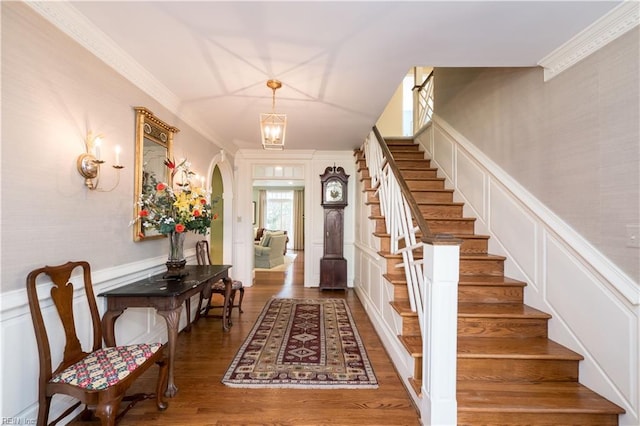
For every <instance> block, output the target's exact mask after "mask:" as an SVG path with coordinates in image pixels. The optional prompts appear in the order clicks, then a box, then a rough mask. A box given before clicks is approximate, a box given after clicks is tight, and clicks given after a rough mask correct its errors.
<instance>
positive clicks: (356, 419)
mask: <svg viewBox="0 0 640 426" xmlns="http://www.w3.org/2000/svg"><path fill="white" fill-rule="evenodd" d="M303 257H304V255H303V253H302V252H300V253H299V255H298V256H297V257H296V260H295V261H294V263H293V265H292V266H291V267H290V268H289V270H288V271H287V272H286V274H285V278H284V283H283V280H282V278H281V275H280V279H274V280H270V279H261V281H260V282H256V283H255V284H254V285H253V286H252V287H247V288H246V290H245V298H244V302H243V310H244V313H243V314H242V315H240V316H238V312H237V310H234V312H233V315H232V319H233V327H232V328H231V331H230V332H228V333H223V332H222V327H221V323H220V320H219V319H215V318H204V319H201V320H200V321H199V322H198V323H197V324H195V325H194V326H193V327H192V330H191V332H190V333H185V332H182V333H180V335H179V337H178V349H177V362H176V367H175V377H176V384H177V386H178V388H179V390H178V394H177V395H176V396H175V397H174V398H171V399H169V408H168V409H167V410H166V411H164V412H158V411H157V410H156V408H155V404H154V401H153V400H146V401H143V402H140V403H138V405H136V406H135V407H134V408H133V409H131V410H130V411H129V412H128V413H127V414H126V415H125V416H124V417H123V418H122V420H121V421H120V423H119V425H121V426H127V425H296V426H297V425H419V424H420V421H419V416H418V413H417V411H416V410H415V407H414V406H413V404H412V401H411V399H410V398H409V396H408V394H407V392H406V390H405V388H404V387H403V385H402V382H401V381H400V379H399V378H398V376H397V374H396V372H395V370H394V368H393V365H392V364H391V361H390V360H389V357H388V356H387V354H386V352H385V350H384V348H383V347H382V344H381V342H380V340H379V339H378V336H377V335H376V333H375V331H374V329H373V327H372V325H371V323H370V322H369V319H368V317H367V315H366V313H365V312H364V309H363V308H362V306H361V304H360V302H359V300H358V298H357V297H356V295H355V292H354V291H353V290H348V291H346V292H345V291H328V292H327V291H324V292H321V291H320V290H318V289H315V288H312V289H309V288H304V286H303V280H304V263H303ZM273 296H276V297H313V298H321V297H346V299H347V300H348V303H349V307H350V308H351V311H352V314H353V317H354V320H355V322H356V325H357V327H358V330H359V331H360V335H361V337H362V339H363V342H364V345H365V347H366V349H367V353H368V354H369V358H370V360H371V363H372V365H373V369H374V371H375V374H376V376H377V378H378V382H379V388H378V389H358V390H353V389H351V390H348V389H346V390H345V389H335V390H313V389H310V390H300V389H238V388H229V387H226V386H225V385H223V384H222V383H221V382H220V380H221V378H222V376H223V375H224V373H225V371H226V369H227V367H228V366H229V364H230V362H231V360H232V359H233V357H234V355H235V354H236V351H237V350H238V348H239V347H240V345H241V344H242V342H243V341H244V339H245V337H246V336H247V334H248V333H249V331H250V330H251V328H252V326H253V324H254V322H255V321H256V319H257V317H258V315H259V313H260V312H261V310H262V308H263V307H264V305H265V303H266V302H267V300H269V299H270V298H271V297H273ZM147 373H152V374H151V375H149V374H147ZM147 373H145V376H144V377H143V379H144V380H139V381H138V382H139V383H138V384H136V386H135V389H134V390H140V389H139V388H140V387H144V388H145V390H147V391H151V389H153V381H154V379H155V375H156V374H157V369H156V368H152V369H151V371H150V372H147ZM74 424H76V425H81V424H87V422H76V423H74Z"/></svg>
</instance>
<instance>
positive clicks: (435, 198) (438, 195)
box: [411, 191, 453, 203]
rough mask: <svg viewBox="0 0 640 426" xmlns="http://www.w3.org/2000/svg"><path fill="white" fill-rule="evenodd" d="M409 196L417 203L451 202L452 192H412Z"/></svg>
mask: <svg viewBox="0 0 640 426" xmlns="http://www.w3.org/2000/svg"><path fill="white" fill-rule="evenodd" d="M411 194H412V195H413V198H414V199H415V200H416V202H418V203H451V202H453V192H449V191H413V192H412V193H411Z"/></svg>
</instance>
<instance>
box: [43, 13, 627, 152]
mask: <svg viewBox="0 0 640 426" xmlns="http://www.w3.org/2000/svg"><path fill="white" fill-rule="evenodd" d="M619 3H620V2H619V1H613V2H596V1H566V2H557V1H531V2H525V1H497V2H487V1H469V2H464V1H409V2H399V1H393V2H386V1H368V2H367V1H358V2H347V1H334V2H325V1H315V2H313V1H300V2H298V1H293V2H291V1H285V2H271V1H258V2H247V1H232V2H229V1H227V2H224V1H195V2H184V1H180V2H178V1H175V2H171V1H156V2H140V1H129V2H127V1H116V2H110V1H101V2H90V1H81V2H72V3H65V6H64V14H65V16H66V17H65V19H66V22H68V23H69V22H71V23H72V25H70V26H71V27H73V26H74V25H75V28H74V31H76V33H77V32H78V31H81V29H82V27H83V26H82V25H78V23H83V24H84V28H89V30H88V31H86V30H85V32H86V33H88V34H84V35H83V36H82V37H84V38H85V40H89V39H91V42H90V43H88V44H85V45H88V46H89V48H90V49H91V50H93V51H94V52H95V53H96V54H97V55H98V56H100V57H102V58H103V59H104V60H105V62H107V63H109V64H110V65H112V66H114V68H116V69H117V70H119V71H121V72H123V75H126V76H127V77H128V78H129V79H130V80H132V81H134V82H135V83H136V84H138V85H139V86H144V87H146V88H149V87H152V88H153V90H148V92H149V93H150V94H151V95H152V96H153V97H155V98H156V99H157V100H159V101H160V102H161V103H163V105H165V106H166V107H167V108H169V109H170V110H171V111H173V112H175V113H176V114H178V115H179V116H180V117H181V118H183V119H184V120H185V121H186V122H187V123H188V124H190V125H191V126H193V127H194V128H195V129H196V130H198V131H199V132H201V133H202V134H203V135H204V136H205V137H207V138H209V139H211V140H212V142H213V143H215V144H216V145H218V146H220V147H221V148H224V149H227V150H229V151H231V152H235V151H236V150H237V149H258V148H260V147H261V145H260V131H259V125H258V116H259V113H260V112H270V111H271V101H272V99H271V89H269V88H267V87H266V81H267V80H268V79H270V78H277V79H279V80H281V81H282V83H283V87H282V88H281V89H280V90H278V91H277V92H276V108H275V109H276V111H277V112H279V113H286V114H287V115H288V127H287V136H286V144H285V145H286V146H285V149H287V150H289V149H323V150H351V149H353V148H355V147H358V146H359V145H360V144H361V143H362V141H363V140H364V138H365V137H366V135H367V134H368V132H369V131H370V129H371V127H372V126H373V125H374V124H375V122H376V120H377V119H378V117H379V116H380V114H381V113H382V112H383V110H384V108H385V106H386V104H387V102H388V101H389V99H390V98H391V96H392V95H393V93H394V91H395V90H396V88H397V87H398V85H399V84H400V83H401V80H402V78H403V77H404V75H405V74H406V73H407V71H408V70H409V68H411V67H412V66H415V65H421V66H436V67H438V66H449V67H479V66H535V65H536V64H537V63H538V62H539V61H540V60H541V59H542V58H544V57H545V56H546V55H548V54H549V53H551V52H552V51H553V50H555V49H556V48H558V47H559V46H561V45H562V44H563V43H565V42H566V41H568V40H569V39H570V38H572V37H573V36H575V35H576V34H577V33H579V32H580V31H581V30H583V29H585V28H586V27H588V26H589V25H590V24H592V23H593V22H594V21H596V20H597V19H598V18H600V17H601V16H603V15H604V14H606V13H607V12H608V11H610V10H611V9H613V8H614V7H615V6H616V5H618V4H619ZM44 7H53V6H44ZM59 26H60V25H59ZM82 37H81V38H82ZM114 43H115V44H114ZM113 58H117V59H116V60H114V59H113ZM134 61H135V62H134ZM122 64H129V66H128V67H127V66H123V65H122ZM131 64H135V67H133V66H131ZM119 68H120V69H119ZM132 70H133V71H132Z"/></svg>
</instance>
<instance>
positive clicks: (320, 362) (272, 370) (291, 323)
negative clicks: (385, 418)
mask: <svg viewBox="0 0 640 426" xmlns="http://www.w3.org/2000/svg"><path fill="white" fill-rule="evenodd" d="M222 383H224V384H225V385H227V386H231V387H240V388H301V389H337V388H341V389H364V388H368V389H371V388H377V387H378V381H377V379H376V376H375V374H374V372H373V368H372V367H371V363H370V362H369V358H368V357H367V352H366V350H365V348H364V346H363V344H362V341H361V339H360V335H359V334H358V330H357V328H356V325H355V323H354V321H353V318H352V316H351V311H350V310H349V306H348V305H347V303H346V301H345V300H343V299H275V298H274V299H271V300H270V301H269V302H267V304H266V305H265V307H264V309H263V310H262V312H261V313H260V316H259V317H258V320H257V321H256V324H255V325H254V326H253V329H252V330H251V332H250V333H249V335H248V336H247V338H246V340H245V341H244V343H243V344H242V346H241V347H240V349H239V350H238V353H237V354H236V356H235V358H234V359H233V361H232V362H231V365H230V366H229V368H228V369H227V372H226V373H225V375H224V377H223V379H222Z"/></svg>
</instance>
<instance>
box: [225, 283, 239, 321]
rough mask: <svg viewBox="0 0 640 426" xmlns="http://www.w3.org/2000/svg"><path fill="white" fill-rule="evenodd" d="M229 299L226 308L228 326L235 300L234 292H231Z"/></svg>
mask: <svg viewBox="0 0 640 426" xmlns="http://www.w3.org/2000/svg"><path fill="white" fill-rule="evenodd" d="M229 297H230V300H229V306H228V308H227V318H229V324H231V312H233V304H234V301H235V300H236V291H235V290H231V296H229ZM223 309H224V308H223Z"/></svg>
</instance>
